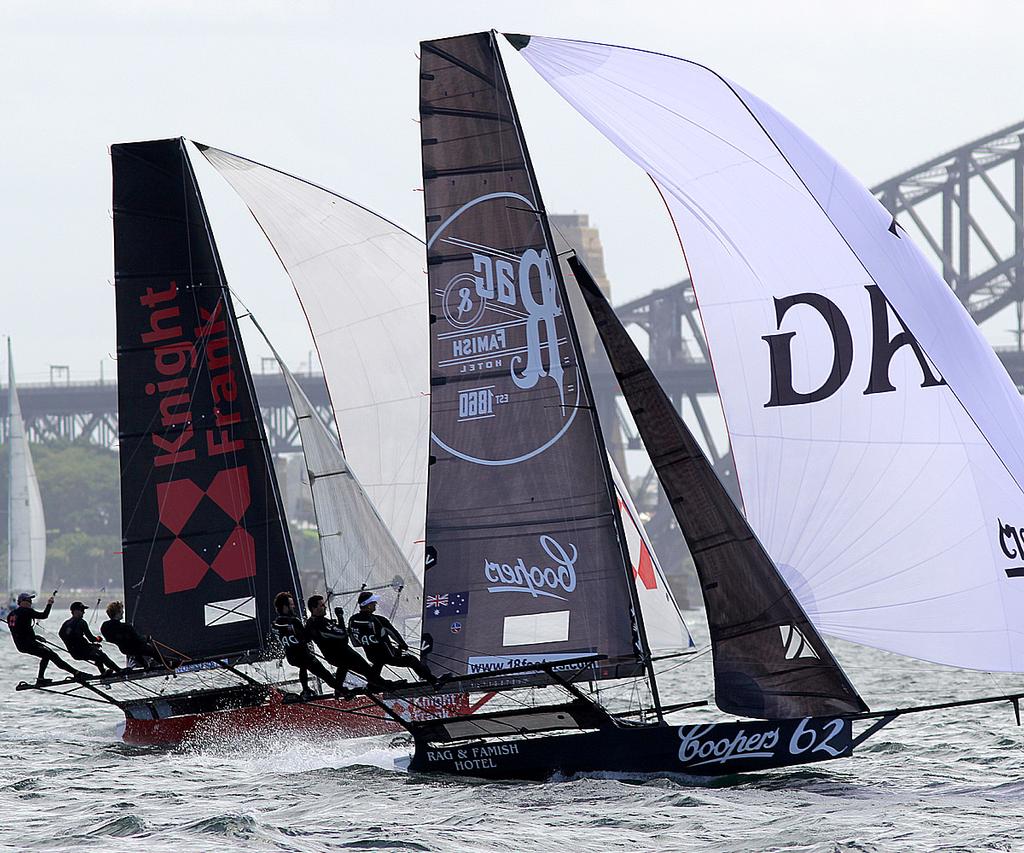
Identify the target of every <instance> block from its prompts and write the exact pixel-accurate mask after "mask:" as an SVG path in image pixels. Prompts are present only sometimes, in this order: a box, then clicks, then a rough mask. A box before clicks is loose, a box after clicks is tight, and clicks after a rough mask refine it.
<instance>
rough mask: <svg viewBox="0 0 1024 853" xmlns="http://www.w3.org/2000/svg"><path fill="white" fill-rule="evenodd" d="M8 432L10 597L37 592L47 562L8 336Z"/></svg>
mask: <svg viewBox="0 0 1024 853" xmlns="http://www.w3.org/2000/svg"><path fill="white" fill-rule="evenodd" d="M7 377H8V385H7V392H8V395H9V396H8V416H9V420H8V432H7V440H8V442H9V456H8V461H9V462H10V473H9V479H8V499H7V509H8V516H7V518H8V522H7V524H8V528H7V567H8V573H7V579H8V582H7V590H8V592H9V593H10V595H11V597H12V598H13V597H14V596H16V595H17V594H18V593H19V592H36V593H37V592H39V590H40V587H41V586H42V583H43V569H44V567H45V564H46V522H45V520H44V518H43V501H42V498H41V497H40V495H39V481H38V479H36V469H35V466H34V465H33V464H32V454H31V453H30V452H29V447H28V438H27V437H26V435H25V422H24V421H23V420H22V418H21V404H20V402H19V401H18V389H17V386H16V385H15V382H14V359H13V355H12V352H11V341H10V338H8V340H7Z"/></svg>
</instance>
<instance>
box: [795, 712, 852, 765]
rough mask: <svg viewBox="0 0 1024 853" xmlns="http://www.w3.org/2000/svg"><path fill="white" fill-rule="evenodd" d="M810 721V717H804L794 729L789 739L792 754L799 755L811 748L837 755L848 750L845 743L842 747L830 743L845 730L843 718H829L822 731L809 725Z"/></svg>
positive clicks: (811, 749) (814, 750)
mask: <svg viewBox="0 0 1024 853" xmlns="http://www.w3.org/2000/svg"><path fill="white" fill-rule="evenodd" d="M810 721H811V718H810V717H804V718H803V719H802V720H801V721H800V723H799V724H798V725H797V727H796V728H795V729H794V730H793V736H792V737H791V738H790V739H789V753H790V755H799V754H800V753H801V752H807V750H810V751H811V752H827V753H828V754H829V755H831V756H833V757H835V756H837V755H842V754H843V753H844V752H846V746H845V745H844V746H842V747H840V746H838V744H837V745H836V746H832V745H830V741H832V740H833V739H834V738H835V737H836V736H837V735H838V734H839V733H840V732H842V731H843V723H844V721H843V720H829V721H828V722H827V723H826V724H825V726H824V728H823V730H822V731H820V732H819V731H817V730H816V729H814V728H809V727H808V725H807V724H808V723H809V722H810Z"/></svg>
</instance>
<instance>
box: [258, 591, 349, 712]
mask: <svg viewBox="0 0 1024 853" xmlns="http://www.w3.org/2000/svg"><path fill="white" fill-rule="evenodd" d="M274 609H275V610H277V618H276V619H275V620H274V622H273V628H274V631H275V632H276V633H277V636H278V639H280V641H281V645H282V646H284V656H285V660H287V661H288V663H290V664H291V665H292V666H294V667H298V670H299V683H300V684H301V685H302V698H303V699H312V698H313V697H314V696H316V694H315V693H314V692H313V691H312V690H310V689H309V673H310V672H312V673H313V675H315V676H316V677H317V678H319V679H320V680H321V681H324V682H326V683H327V684H329V685H330V686H331V687H333V688H334V692H335V695H340V691H339V689H338V688H339V687H341V682H340V681H335V680H334V676H332V675H331V674H330V673H329V672H328V671H327V667H325V666H324V665H323V664H322V663H320V661H318V660H317V659H316V657H315V656H314V655H313V651H312V649H310V647H309V634H307V633H306V626H305V625H303V624H302V620H301V619H300V618H299V617H298V616H297V615H296V613H295V599H294V598H292V594H291V593H290V592H279V593H278V594H277V595H276V596H275V597H274Z"/></svg>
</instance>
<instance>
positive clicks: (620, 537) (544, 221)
mask: <svg viewBox="0 0 1024 853" xmlns="http://www.w3.org/2000/svg"><path fill="white" fill-rule="evenodd" d="M489 36H490V40H491V50H493V51H494V56H495V59H496V60H497V65H498V69H499V70H500V73H501V77H502V79H503V81H504V82H505V94H506V97H507V98H508V105H509V109H510V110H511V112H512V119H513V124H514V126H515V130H516V136H517V137H518V138H519V146H520V148H521V149H522V152H523V159H524V160H525V161H526V170H527V172H528V173H529V175H530V178H531V180H532V181H533V185H534V193H535V197H536V203H537V219H538V220H539V221H540V225H541V228H542V229H543V231H544V239H545V240H546V242H547V244H548V245H549V246H551V247H552V249H554V246H555V240H554V236H553V235H552V233H551V223H550V221H549V220H548V214H547V208H545V206H544V199H543V196H542V193H541V191H540V186H539V185H538V184H537V177H536V172H535V171H534V168H533V161H532V160H531V158H530V149H529V147H528V146H527V145H526V138H525V137H524V136H523V123H522V122H521V121H520V119H519V110H518V109H517V107H516V102H515V98H513V97H512V90H511V88H510V87H509V86H508V74H507V73H506V71H505V61H504V59H502V56H501V51H500V50H499V49H498V39H497V36H498V31H497V30H491V31H490V33H489ZM553 267H554V273H555V278H556V279H557V280H558V287H559V292H560V293H561V294H562V310H563V311H564V312H565V317H566V321H567V322H566V325H567V326H568V327H569V335H570V337H571V339H572V345H573V348H574V349H575V350H576V352H577V353H580V355H581V357H580V382H581V384H582V385H583V387H584V390H585V393H586V398H587V400H589V401H591V402H590V407H591V410H592V411H593V417H592V418H591V424H592V425H593V430H594V439H595V441H596V442H597V445H598V447H600V448H607V445H606V444H605V441H604V434H603V431H602V429H601V420H600V418H599V417H598V416H597V407H596V406H595V405H593V400H594V391H593V388H592V387H591V384H590V374H589V372H588V371H587V368H586V364H585V361H584V359H583V358H582V353H583V347H582V346H581V345H580V338H579V330H578V329H577V328H576V323H575V322H574V321H573V317H572V306H571V304H570V302H571V300H570V299H569V296H568V293H567V291H566V288H565V279H564V277H563V275H562V265H561V264H560V263H558V260H557V259H555V260H554V262H553ZM601 461H602V464H603V468H604V484H605V488H606V490H607V492H608V500H609V502H610V503H611V505H612V506H614V507H616V508H617V507H618V496H617V495H616V494H615V485H614V483H613V481H612V474H611V470H610V469H609V467H608V466H609V463H608V454H607V452H602V453H601ZM612 515H613V516H614V524H615V536H616V539H617V541H618V545H619V552H620V553H621V555H622V570H623V573H624V574H625V577H626V588H627V589H628V590H629V602H630V610H631V612H632V617H633V625H634V633H635V635H636V641H637V645H638V646H639V648H640V655H641V659H642V662H643V665H644V669H645V670H646V672H647V681H648V683H649V684H650V688H651V700H652V701H653V702H654V712H655V714H656V715H657V717H658V722H664V719H665V715H664V713H663V712H662V709H661V697H660V696H659V694H658V679H657V676H656V675H655V672H654V661H653V660H652V657H653V655H652V654H651V647H650V644H649V643H648V641H647V631H646V629H645V628H644V615H643V608H641V606H640V598H639V596H638V595H637V591H636V583H635V581H634V579H633V563H632V561H631V560H630V558H629V547H628V545H627V544H626V532H625V530H624V529H623V527H622V514H621V513H620V512H618V511H617V510H616V512H614V513H612Z"/></svg>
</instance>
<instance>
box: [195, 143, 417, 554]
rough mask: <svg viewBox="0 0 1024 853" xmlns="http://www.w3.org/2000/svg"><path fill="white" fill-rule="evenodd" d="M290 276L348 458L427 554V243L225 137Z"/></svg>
mask: <svg viewBox="0 0 1024 853" xmlns="http://www.w3.org/2000/svg"><path fill="white" fill-rule="evenodd" d="M201 150H202V152H203V154H204V155H205V157H206V159H207V160H209V162H210V163H211V164H212V165H213V166H214V168H216V169H217V171H218V172H220V174H221V175H222V176H223V177H224V179H225V180H227V182H228V183H229V184H231V186H232V187H233V188H234V189H235V191H236V192H237V193H238V194H239V195H240V196H241V197H242V200H243V201H244V202H245V204H246V205H247V206H248V208H249V210H250V211H251V212H252V214H253V216H254V217H255V218H256V221H257V222H258V223H259V225H260V227H261V228H262V229H263V231H264V233H265V234H266V235H267V239H268V240H269V241H270V243H271V245H272V246H273V247H274V250H275V251H276V252H277V255H278V257H279V258H280V259H281V263H282V265H283V266H284V268H285V271H286V272H287V273H288V276H289V278H291V280H292V283H293V285H294V286H295V291H296V293H297V294H298V296H299V301H300V302H301V303H302V308H303V310H304V311H305V314H306V319H307V320H308V321H309V327H310V330H311V331H312V333H313V339H314V341H315V342H316V348H317V352H318V353H319V355H320V361H321V363H322V365H323V368H324V375H325V378H326V380H327V388H328V390H329V392H330V396H331V405H332V407H333V409H334V415H335V418H336V420H337V423H338V430H339V432H340V433H341V439H342V444H343V446H344V449H345V458H346V459H347V460H348V462H349V464H350V465H351V466H352V470H353V471H354V472H355V474H356V475H357V476H358V478H359V482H360V483H362V485H363V488H365V489H366V493H367V494H368V495H369V496H370V499H371V500H372V501H373V504H374V506H375V507H376V508H377V511H378V512H379V513H380V516H381V518H383V519H384V522H385V524H387V526H388V529H389V530H390V531H391V533H392V535H393V536H394V538H395V541H397V542H398V544H399V546H400V547H401V549H402V552H403V553H404V554H405V556H406V558H407V559H408V561H409V563H410V565H412V566H415V567H417V570H421V569H420V567H422V565H423V524H424V518H425V514H426V488H427V486H426V483H427V452H428V444H427V442H426V441H425V440H424V436H426V435H427V434H428V430H429V416H430V396H429V393H430V374H429V364H428V360H427V359H426V358H425V357H424V355H423V353H425V352H427V351H428V338H427V331H428V322H427V302H426V297H427V286H426V274H425V273H424V271H423V263H424V261H423V243H422V242H421V241H420V240H419V239H417V238H416V237H414V236H412V235H411V234H409V233H408V232H406V231H403V230H402V229H401V228H399V227H398V226H396V225H393V224H392V223H390V222H388V221H387V220H386V219H383V218H381V217H380V216H377V215H376V214H375V213H372V212H370V211H368V210H366V209H365V208H362V207H360V206H359V205H357V204H355V203H354V202H351V201H349V200H348V199H346V198H343V197H341V196H339V195H336V194H335V193H332V192H329V191H328V190H325V189H322V188H321V187H318V186H315V185H313V184H310V183H308V182H306V181H303V180H300V179H299V178H295V177H292V176H291V175H287V174H285V173H283V172H279V171H277V170H276V169H271V168H269V167H267V166H263V165H261V164H259V163H255V162H253V161H251V160H246V159H245V158H243V157H237V156H235V155H233V154H229V153H227V152H226V151H220V150H218V149H216V148H201Z"/></svg>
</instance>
